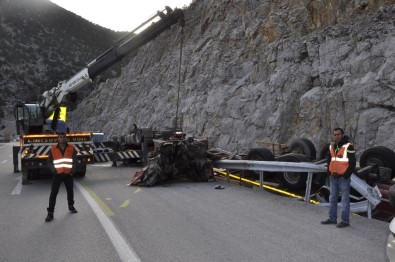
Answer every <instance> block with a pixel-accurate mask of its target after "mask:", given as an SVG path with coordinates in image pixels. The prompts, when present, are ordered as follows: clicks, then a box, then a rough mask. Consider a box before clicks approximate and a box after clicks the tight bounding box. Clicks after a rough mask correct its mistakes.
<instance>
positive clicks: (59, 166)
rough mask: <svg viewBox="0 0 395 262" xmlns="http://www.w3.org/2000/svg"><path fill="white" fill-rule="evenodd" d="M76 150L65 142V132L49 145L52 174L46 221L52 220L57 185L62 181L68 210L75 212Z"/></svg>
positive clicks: (57, 189)
mask: <svg viewBox="0 0 395 262" xmlns="http://www.w3.org/2000/svg"><path fill="white" fill-rule="evenodd" d="M76 156H77V155H76V150H75V148H74V146H73V145H71V144H68V143H67V136H66V134H65V133H59V134H58V143H57V144H56V145H54V146H52V147H51V150H50V152H49V156H48V161H49V168H50V170H51V172H52V174H53V180H52V187H51V194H50V196H49V206H48V208H47V211H48V215H47V217H46V218H45V221H46V222H50V221H52V220H53V218H54V217H53V213H54V211H55V204H56V197H57V195H58V192H59V187H60V184H61V183H62V182H64V184H65V186H66V191H67V202H68V205H69V211H70V212H71V213H77V210H76V209H75V208H74V190H73V173H74V168H73V167H74V166H75V165H73V163H75V162H76Z"/></svg>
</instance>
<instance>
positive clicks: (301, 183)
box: [276, 153, 311, 190]
mask: <svg viewBox="0 0 395 262" xmlns="http://www.w3.org/2000/svg"><path fill="white" fill-rule="evenodd" d="M276 160H277V161H281V162H311V160H310V159H309V158H308V157H307V156H305V155H301V154H294V153H291V154H287V155H282V156H280V157H277V159H276ZM278 179H279V180H280V182H281V183H282V184H283V185H284V186H285V187H286V188H288V189H291V190H301V189H305V188H306V180H307V173H305V172H282V173H278Z"/></svg>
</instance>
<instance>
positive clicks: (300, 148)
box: [290, 138, 317, 160]
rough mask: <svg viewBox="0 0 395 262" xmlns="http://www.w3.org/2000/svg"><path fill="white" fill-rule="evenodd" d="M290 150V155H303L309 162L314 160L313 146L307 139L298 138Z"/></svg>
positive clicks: (314, 151)
mask: <svg viewBox="0 0 395 262" xmlns="http://www.w3.org/2000/svg"><path fill="white" fill-rule="evenodd" d="M290 150H291V152H292V153H297V154H302V155H305V156H307V157H308V158H309V159H310V160H315V158H316V155H317V151H316V150H315V147H314V144H313V143H312V142H311V141H310V140H308V139H307V138H300V139H297V140H295V141H293V142H292V143H291V145H290Z"/></svg>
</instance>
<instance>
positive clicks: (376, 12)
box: [74, 0, 395, 154]
mask: <svg viewBox="0 0 395 262" xmlns="http://www.w3.org/2000/svg"><path fill="white" fill-rule="evenodd" d="M185 19H186V25H185V27H184V29H183V33H182V31H181V28H180V27H178V26H173V27H172V28H171V29H170V30H168V31H166V32H165V33H163V34H162V35H160V36H159V37H157V38H156V39H155V40H154V41H153V42H151V43H149V44H147V45H145V46H144V47H143V48H141V49H140V50H139V52H138V54H137V55H136V56H135V57H133V58H132V59H131V60H130V63H129V64H128V66H126V67H125V68H123V72H122V76H121V77H119V78H116V79H111V80H108V81H107V82H106V83H104V84H101V85H100V86H99V87H97V88H96V89H95V90H94V91H93V92H92V94H91V95H90V96H89V97H88V98H86V99H85V100H84V101H83V103H81V104H80V105H79V106H78V108H77V109H76V111H75V113H74V115H76V116H78V118H77V119H75V120H74V122H75V124H74V126H75V129H78V130H102V131H104V132H106V133H107V134H109V135H110V136H111V135H122V134H127V133H128V132H129V130H130V129H132V127H133V123H136V124H137V125H138V126H139V127H150V126H152V127H155V128H157V129H163V128H166V127H170V126H172V125H174V122H175V115H176V111H177V104H178V111H179V118H178V123H179V124H180V123H181V124H182V128H183V131H185V132H186V133H187V134H188V135H194V136H199V137H208V138H209V141H210V143H211V145H212V146H216V147H220V148H223V149H226V150H230V151H234V152H246V151H247V150H248V149H249V148H251V147H254V146H256V141H262V140H264V141H273V142H279V143H290V142H291V141H293V140H294V139H297V138H300V137H306V138H308V139H310V140H311V141H312V142H313V143H314V144H315V146H316V148H317V150H319V149H320V147H322V146H323V145H324V144H326V143H327V142H329V141H330V139H331V136H330V134H331V130H332V129H333V128H334V127H337V126H340V127H343V128H344V129H345V130H346V132H347V134H349V135H350V136H351V137H352V139H353V141H354V143H355V145H356V148H357V150H358V152H359V154H360V153H361V152H362V151H363V150H364V149H366V148H368V147H371V146H374V145H384V146H387V147H389V148H391V149H393V150H394V149H395V132H394V131H395V117H394V116H395V70H394V69H395V1H394V0H392V1H368V0H355V1H352V0H349V1H346V0H343V1H341V0H340V1H336V0H323V1H313V0H310V1H306V0H288V1H260V0H258V1H257V0H243V1H232V0H200V1H199V0H198V1H195V2H194V3H192V4H191V6H189V7H188V8H187V9H186V10H185ZM181 38H182V39H183V41H182V42H183V46H182V66H181V69H180V70H179V60H180V43H181ZM179 77H180V83H181V85H179ZM178 90H179V97H180V99H179V100H177V97H178ZM181 120H182V121H181Z"/></svg>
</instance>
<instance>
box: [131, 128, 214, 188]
mask: <svg viewBox="0 0 395 262" xmlns="http://www.w3.org/2000/svg"><path fill="white" fill-rule="evenodd" d="M153 144H154V150H153V151H151V152H149V153H148V154H147V158H146V161H145V162H146V166H145V167H144V168H142V169H140V170H138V171H137V172H136V173H135V175H134V176H133V177H132V179H131V181H130V185H131V186H146V187H150V186H154V185H157V184H161V183H163V182H165V181H168V180H185V179H186V180H191V181H195V182H204V181H209V180H210V179H212V178H213V177H214V172H213V164H212V161H211V160H210V159H209V158H208V157H207V156H208V155H207V150H208V141H207V139H195V138H192V137H188V138H186V139H185V136H184V135H183V134H182V133H181V132H176V134H175V135H174V136H171V137H169V138H168V139H165V140H162V139H153Z"/></svg>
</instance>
